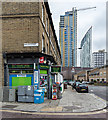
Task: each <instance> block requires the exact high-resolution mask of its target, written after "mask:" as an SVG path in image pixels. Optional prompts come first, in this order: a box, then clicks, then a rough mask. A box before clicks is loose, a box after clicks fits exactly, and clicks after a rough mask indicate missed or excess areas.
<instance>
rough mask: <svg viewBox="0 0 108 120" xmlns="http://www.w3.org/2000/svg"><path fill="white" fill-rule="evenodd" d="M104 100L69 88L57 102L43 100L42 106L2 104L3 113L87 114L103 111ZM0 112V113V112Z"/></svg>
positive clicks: (105, 104)
mask: <svg viewBox="0 0 108 120" xmlns="http://www.w3.org/2000/svg"><path fill="white" fill-rule="evenodd" d="M106 106H107V103H106V101H105V100H103V99H102V98H100V97H97V96H96V95H94V94H92V93H77V92H76V91H75V90H72V87H71V86H68V88H67V89H65V91H64V92H63V95H62V98H61V99H57V100H49V99H45V100H44V103H42V104H34V103H18V102H16V103H14V102H2V108H1V110H3V111H9V110H10V111H22V112H35V113H36V112H37V113H87V112H94V111H100V110H103V109H104V108H105V107H106ZM1 110H0V111H1Z"/></svg>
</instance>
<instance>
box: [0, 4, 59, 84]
mask: <svg viewBox="0 0 108 120" xmlns="http://www.w3.org/2000/svg"><path fill="white" fill-rule="evenodd" d="M1 18H2V59H3V64H2V66H3V75H2V76H3V78H2V81H3V82H2V85H3V86H12V85H13V84H14V82H16V81H17V80H18V81H20V78H21V79H22V80H24V79H23V77H25V79H26V80H29V81H30V85H34V80H35V77H36V74H37V72H36V71H37V70H38V74H39V76H38V77H39V80H40V79H46V81H47V82H49V81H50V79H51V73H49V72H50V71H49V66H48V65H51V64H54V65H61V54H60V49H59V46H58V41H57V37H56V34H55V30H54V25H53V22H52V17H51V13H50V8H49V4H48V2H3V3H2V16H1ZM40 58H41V59H40ZM40 61H41V62H40ZM42 61H43V63H42ZM50 84H51V83H48V85H50Z"/></svg>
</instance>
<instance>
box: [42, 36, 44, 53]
mask: <svg viewBox="0 0 108 120" xmlns="http://www.w3.org/2000/svg"><path fill="white" fill-rule="evenodd" d="M43 52H44V36H42V53H43Z"/></svg>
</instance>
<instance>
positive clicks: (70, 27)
mask: <svg viewBox="0 0 108 120" xmlns="http://www.w3.org/2000/svg"><path fill="white" fill-rule="evenodd" d="M59 42H60V51H61V58H62V66H63V67H68V66H70V67H71V66H73V67H76V66H77V10H76V9H75V8H73V9H72V11H69V12H65V15H61V16H60V23H59Z"/></svg>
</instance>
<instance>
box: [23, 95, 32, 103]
mask: <svg viewBox="0 0 108 120" xmlns="http://www.w3.org/2000/svg"><path fill="white" fill-rule="evenodd" d="M25 99H26V102H30V103H33V102H34V97H33V96H26V97H25Z"/></svg>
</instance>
